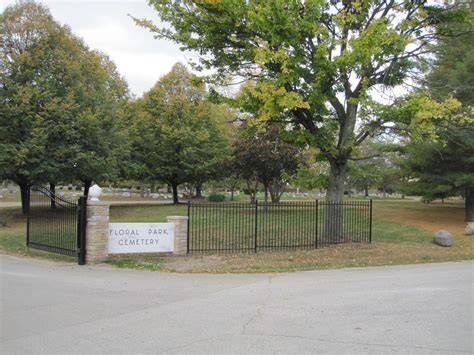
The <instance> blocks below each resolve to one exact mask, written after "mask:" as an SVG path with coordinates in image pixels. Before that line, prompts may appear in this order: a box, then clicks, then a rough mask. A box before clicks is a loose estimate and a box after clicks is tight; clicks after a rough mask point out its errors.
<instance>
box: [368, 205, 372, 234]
mask: <svg viewBox="0 0 474 355" xmlns="http://www.w3.org/2000/svg"><path fill="white" fill-rule="evenodd" d="M369 210H370V212H369V243H372V199H370V207H369Z"/></svg>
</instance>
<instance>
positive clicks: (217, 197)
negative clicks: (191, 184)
mask: <svg viewBox="0 0 474 355" xmlns="http://www.w3.org/2000/svg"><path fill="white" fill-rule="evenodd" d="M208 200H209V201H210V202H222V201H224V200H225V195H223V194H215V193H214V194H210V195H209V197H208Z"/></svg>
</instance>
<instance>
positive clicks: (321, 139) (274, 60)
mask: <svg viewBox="0 0 474 355" xmlns="http://www.w3.org/2000/svg"><path fill="white" fill-rule="evenodd" d="M149 3H150V5H151V6H153V7H154V8H155V9H156V10H157V12H158V14H159V16H160V18H161V20H162V21H164V22H166V23H168V24H169V25H170V26H168V27H163V28H159V27H157V26H156V25H154V24H153V23H152V22H151V21H148V20H139V19H137V20H136V21H137V23H138V24H140V25H142V26H145V27H147V28H149V29H150V30H151V31H153V32H154V33H156V35H157V36H158V37H160V38H165V39H169V40H171V41H174V42H176V43H179V44H180V45H181V46H182V47H183V48H184V49H188V50H195V51H197V52H198V53H199V54H201V56H202V57H201V60H200V66H202V67H204V68H211V67H213V68H217V71H218V74H221V75H222V76H228V75H229V74H233V75H237V76H240V77H243V78H245V79H250V80H252V81H253V82H254V84H253V85H248V86H247V88H246V89H247V96H248V97H250V98H252V99H253V100H254V101H256V102H257V103H258V104H253V105H252V106H253V107H252V108H253V110H254V111H255V112H256V113H257V115H258V119H259V120H260V121H268V120H271V119H273V118H274V117H284V118H286V120H285V122H286V123H287V124H288V125H289V126H291V127H293V128H294V129H295V130H300V131H302V132H304V136H305V137H306V138H307V140H308V142H310V143H311V144H312V145H314V146H316V147H317V148H318V149H319V150H320V152H321V154H323V156H324V157H325V158H326V159H327V160H328V162H329V164H330V173H329V185H328V190H327V199H329V200H341V199H342V197H343V190H344V181H345V178H346V171H347V163H348V159H349V158H350V157H351V155H352V153H353V151H354V149H355V147H356V146H358V145H360V144H361V143H362V142H363V141H364V140H365V139H366V138H367V137H369V136H371V135H374V134H376V133H377V131H378V130H380V129H381V128H383V127H384V125H385V124H387V121H385V120H384V119H381V118H380V117H377V116H376V115H373V114H367V113H368V112H369V113H370V112H373V106H374V105H373V104H374V92H375V89H377V88H381V89H384V88H388V87H394V86H396V85H399V84H401V83H403V82H404V80H406V79H407V78H408V77H409V76H410V74H412V73H413V68H414V62H415V61H416V60H417V59H418V58H420V57H421V56H423V55H424V54H425V53H427V52H428V51H429V44H430V43H432V42H433V41H434V40H435V39H436V37H437V35H438V33H439V30H440V29H441V30H442V29H443V23H444V22H445V21H449V20H453V18H454V19H455V20H458V21H461V20H462V19H463V18H464V17H465V16H466V11H464V10H463V9H461V10H459V11H446V10H445V9H444V8H441V7H437V6H432V5H429V3H427V2H425V1H415V0H413V1H404V0H403V1H402V0H400V1H380V0H368V1H332V0H331V1H327V0H326V1H321V0H308V1H296V0H295V1H284V0H272V1H266V0H265V1H259V0H252V1H245V0H238V1H193V0H185V1H178V0H150V1H149ZM389 104H390V103H389ZM375 106H377V105H375ZM282 113H283V114H284V115H283V116H282V115H281V114H282ZM425 123H426V122H425Z"/></svg>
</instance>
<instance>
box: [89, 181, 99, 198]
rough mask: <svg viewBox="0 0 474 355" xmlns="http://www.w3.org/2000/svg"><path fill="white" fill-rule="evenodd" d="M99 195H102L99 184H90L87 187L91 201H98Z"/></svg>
mask: <svg viewBox="0 0 474 355" xmlns="http://www.w3.org/2000/svg"><path fill="white" fill-rule="evenodd" d="M100 195H102V189H101V188H100V187H99V185H97V184H94V185H92V186H91V188H90V189H89V196H90V198H91V201H99V197H100Z"/></svg>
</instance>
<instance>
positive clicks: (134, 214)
mask: <svg viewBox="0 0 474 355" xmlns="http://www.w3.org/2000/svg"><path fill="white" fill-rule="evenodd" d="M187 215H188V205H187V204H179V205H171V204H170V205H141V206H111V207H110V222H111V223H114V222H122V223H125V222H137V223H138V222H166V217H167V216H187Z"/></svg>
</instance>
